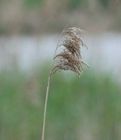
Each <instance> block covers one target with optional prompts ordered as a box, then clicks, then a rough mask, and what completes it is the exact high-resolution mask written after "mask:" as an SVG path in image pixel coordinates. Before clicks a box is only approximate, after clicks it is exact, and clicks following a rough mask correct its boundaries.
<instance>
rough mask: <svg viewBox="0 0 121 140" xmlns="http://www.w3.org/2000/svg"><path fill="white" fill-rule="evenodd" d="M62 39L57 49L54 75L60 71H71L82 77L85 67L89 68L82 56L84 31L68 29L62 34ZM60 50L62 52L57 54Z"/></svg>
mask: <svg viewBox="0 0 121 140" xmlns="http://www.w3.org/2000/svg"><path fill="white" fill-rule="evenodd" d="M62 39H63V40H62V41H61V43H60V44H58V46H57V49H56V54H55V57H54V61H55V66H54V68H53V69H52V73H55V72H56V71H58V70H71V71H73V72H75V73H77V74H78V75H80V73H81V72H82V71H83V65H86V66H87V64H86V63H84V62H83V60H82V56H81V47H82V46H84V43H83V41H82V30H81V29H79V28H76V27H71V28H67V29H65V30H64V31H63V32H62ZM58 49H61V51H60V52H58V53H57V50H58Z"/></svg>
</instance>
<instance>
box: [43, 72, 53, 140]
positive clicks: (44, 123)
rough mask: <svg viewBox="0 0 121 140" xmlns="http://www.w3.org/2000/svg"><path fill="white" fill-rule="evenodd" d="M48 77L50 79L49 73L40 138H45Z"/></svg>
mask: <svg viewBox="0 0 121 140" xmlns="http://www.w3.org/2000/svg"><path fill="white" fill-rule="evenodd" d="M50 79H51V74H50V75H49V77H48V84H47V89H46V97H45V104H44V114H43V125H42V137H41V140H45V125H46V112H47V103H48V95H49V88H50Z"/></svg>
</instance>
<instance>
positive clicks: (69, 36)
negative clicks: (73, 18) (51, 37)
mask: <svg viewBox="0 0 121 140" xmlns="http://www.w3.org/2000/svg"><path fill="white" fill-rule="evenodd" d="M81 35H82V30H81V29H79V28H76V27H71V28H67V29H65V30H63V32H62V37H63V41H62V43H61V44H60V45H58V46H57V48H56V51H57V49H58V48H62V49H61V51H60V52H59V53H56V54H55V56H54V62H55V65H54V67H53V68H52V70H50V74H49V77H48V85H47V90H46V97H45V104H44V116H43V126H42V137H41V140H45V123H46V111H47V102H48V95H49V87H50V80H51V76H52V75H53V74H54V73H55V72H57V71H59V70H71V71H73V72H75V73H76V74H78V76H80V74H81V72H82V71H83V65H86V66H87V64H86V63H84V62H83V60H82V56H81V47H83V46H85V45H84V43H83V40H82V37H81Z"/></svg>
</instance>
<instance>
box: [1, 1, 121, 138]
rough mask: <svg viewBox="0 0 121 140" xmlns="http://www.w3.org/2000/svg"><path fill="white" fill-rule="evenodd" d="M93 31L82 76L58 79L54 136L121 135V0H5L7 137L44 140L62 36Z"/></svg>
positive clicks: (51, 122) (49, 130)
mask: <svg viewBox="0 0 121 140" xmlns="http://www.w3.org/2000/svg"><path fill="white" fill-rule="evenodd" d="M69 26H77V27H80V28H82V29H85V30H86V31H87V32H88V33H87V34H86V39H85V40H84V42H85V43H86V45H87V46H88V50H85V51H84V52H83V56H84V61H86V62H87V63H88V64H89V66H90V68H89V69H87V70H85V72H84V73H82V75H81V77H80V78H78V77H77V76H76V75H74V74H73V73H68V72H60V73H57V74H55V75H53V77H52V81H51V86H50V94H49V101H48V109H47V123H46V136H45V139H46V140H121V87H120V85H121V78H120V71H121V63H120V59H121V1H120V0H0V140H40V139H41V130H42V119H43V109H44V99H45V92H46V86H47V79H48V73H49V69H50V68H51V66H52V63H53V62H52V61H50V60H52V57H53V54H54V50H55V48H56V45H57V42H58V39H59V34H60V32H61V31H62V30H63V28H65V27H69Z"/></svg>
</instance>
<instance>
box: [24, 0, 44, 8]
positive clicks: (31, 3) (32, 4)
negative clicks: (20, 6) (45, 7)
mask: <svg viewBox="0 0 121 140" xmlns="http://www.w3.org/2000/svg"><path fill="white" fill-rule="evenodd" d="M42 2H43V0H24V4H25V6H26V7H27V8H32V9H33V8H37V7H40V6H41V4H42Z"/></svg>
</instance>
